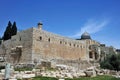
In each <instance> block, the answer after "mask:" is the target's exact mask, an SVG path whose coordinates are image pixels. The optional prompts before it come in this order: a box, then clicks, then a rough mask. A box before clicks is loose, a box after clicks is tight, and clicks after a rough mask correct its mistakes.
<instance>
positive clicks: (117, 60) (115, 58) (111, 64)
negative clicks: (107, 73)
mask: <svg viewBox="0 0 120 80" xmlns="http://www.w3.org/2000/svg"><path fill="white" fill-rule="evenodd" d="M100 67H101V68H104V69H110V70H117V71H120V54H110V55H107V57H105V60H104V61H101V62H100Z"/></svg>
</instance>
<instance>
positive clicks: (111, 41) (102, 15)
mask: <svg viewBox="0 0 120 80" xmlns="http://www.w3.org/2000/svg"><path fill="white" fill-rule="evenodd" d="M9 20H10V21H11V22H13V21H16V23H17V27H18V29H19V30H25V29H28V28H30V27H36V26H37V23H38V22H39V21H42V22H43V29H44V30H47V31H50V32H53V33H56V34H60V35H63V36H67V37H72V38H80V35H81V34H82V33H83V32H84V31H87V32H89V33H90V35H91V37H92V39H94V40H97V41H99V42H101V43H105V44H107V45H108V46H109V45H112V46H114V47H116V48H120V35H119V33H120V0H0V35H1V36H2V35H3V32H4V30H5V28H6V26H7V24H8V21H9Z"/></svg>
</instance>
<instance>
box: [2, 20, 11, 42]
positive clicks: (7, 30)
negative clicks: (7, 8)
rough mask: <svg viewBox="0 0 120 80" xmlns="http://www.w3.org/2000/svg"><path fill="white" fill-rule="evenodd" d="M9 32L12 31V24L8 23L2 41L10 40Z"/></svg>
mask: <svg viewBox="0 0 120 80" xmlns="http://www.w3.org/2000/svg"><path fill="white" fill-rule="evenodd" d="M11 31H12V24H11V22H10V21H9V22H8V26H7V27H6V30H5V32H4V35H3V40H8V39H11Z"/></svg>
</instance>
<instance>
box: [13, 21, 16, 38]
mask: <svg viewBox="0 0 120 80" xmlns="http://www.w3.org/2000/svg"><path fill="white" fill-rule="evenodd" d="M16 34H17V27H16V22H14V23H13V26H12V36H13V35H16Z"/></svg>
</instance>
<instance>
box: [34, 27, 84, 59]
mask: <svg viewBox="0 0 120 80" xmlns="http://www.w3.org/2000/svg"><path fill="white" fill-rule="evenodd" d="M32 47H33V48H32V50H33V55H32V57H33V60H36V59H37V60H40V59H41V60H53V59H61V60H78V59H86V42H85V41H79V40H74V39H70V38H66V37H62V36H59V35H56V34H53V33H50V32H47V31H44V30H39V29H37V28H34V29H33V46H32Z"/></svg>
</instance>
